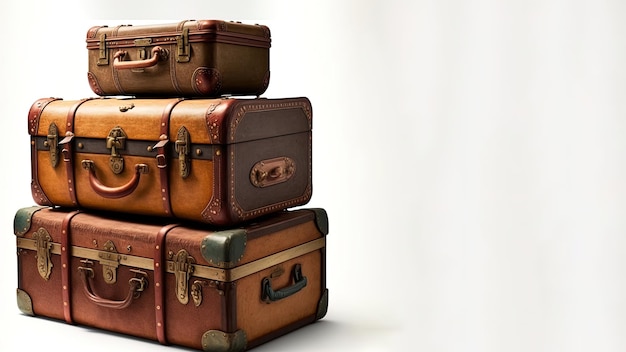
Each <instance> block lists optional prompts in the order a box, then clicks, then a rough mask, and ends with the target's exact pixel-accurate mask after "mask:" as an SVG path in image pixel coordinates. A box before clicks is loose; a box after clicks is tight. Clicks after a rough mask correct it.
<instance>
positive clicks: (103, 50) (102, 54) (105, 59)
mask: <svg viewBox="0 0 626 352" xmlns="http://www.w3.org/2000/svg"><path fill="white" fill-rule="evenodd" d="M108 64H109V51H108V50H107V35H106V34H104V33H103V34H102V35H101V36H100V48H99V50H98V66H102V65H108Z"/></svg>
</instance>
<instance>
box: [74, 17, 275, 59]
mask: <svg viewBox="0 0 626 352" xmlns="http://www.w3.org/2000/svg"><path fill="white" fill-rule="evenodd" d="M270 36H271V34H270V30H269V28H268V27H267V26H265V25H260V24H254V25H250V24H243V23H241V22H235V21H221V20H197V21H196V20H186V21H181V22H178V23H169V24H152V25H138V26H134V25H131V24H128V25H119V26H115V27H108V26H94V27H91V28H90V29H89V30H88V31H87V40H86V41H87V49H112V48H128V47H136V46H140V47H144V46H149V45H168V44H172V45H176V46H181V47H182V46H184V45H187V44H188V43H196V42H213V43H228V44H239V45H247V46H255V47H261V48H269V47H270V46H271V37H270ZM181 50H183V51H184V49H181Z"/></svg>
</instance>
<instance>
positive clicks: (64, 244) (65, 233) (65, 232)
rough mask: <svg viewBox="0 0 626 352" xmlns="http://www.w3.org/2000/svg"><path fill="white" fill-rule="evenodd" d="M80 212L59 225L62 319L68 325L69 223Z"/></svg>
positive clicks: (69, 316) (70, 316) (69, 286)
mask: <svg viewBox="0 0 626 352" xmlns="http://www.w3.org/2000/svg"><path fill="white" fill-rule="evenodd" d="M79 213H80V210H75V211H73V212H71V213H68V214H67V215H66V216H65V218H63V222H62V224H61V285H62V291H63V293H62V294H63V317H64V318H65V321H66V322H67V323H68V324H72V323H73V322H72V307H71V302H72V299H71V298H72V297H71V292H72V288H71V282H72V277H71V271H70V260H71V259H72V253H71V249H72V244H71V242H70V232H71V229H70V222H71V221H72V218H73V217H74V216H76V214H79Z"/></svg>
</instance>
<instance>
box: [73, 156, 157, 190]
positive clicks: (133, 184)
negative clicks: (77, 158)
mask: <svg viewBox="0 0 626 352" xmlns="http://www.w3.org/2000/svg"><path fill="white" fill-rule="evenodd" d="M82 166H83V169H85V170H89V184H90V185H91V189H93V191H94V192H96V193H97V194H98V195H100V196H102V197H104V198H122V197H126V196H127V195H129V194H131V193H133V191H134V190H135V189H136V188H137V186H138V185H139V180H140V178H141V174H146V173H148V165H146V164H137V165H135V174H134V175H133V177H132V178H131V179H130V180H129V181H128V182H127V183H126V184H124V185H122V186H119V187H108V186H105V185H103V184H102V182H100V180H98V176H97V175H96V166H95V164H94V162H93V161H92V160H83V161H82Z"/></svg>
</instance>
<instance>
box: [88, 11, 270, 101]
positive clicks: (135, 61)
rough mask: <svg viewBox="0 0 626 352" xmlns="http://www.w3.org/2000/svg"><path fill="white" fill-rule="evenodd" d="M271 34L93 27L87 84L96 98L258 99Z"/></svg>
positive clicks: (207, 24)
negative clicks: (222, 96) (226, 97)
mask: <svg viewBox="0 0 626 352" xmlns="http://www.w3.org/2000/svg"><path fill="white" fill-rule="evenodd" d="M270 44H271V39H270V30H269V28H268V27H267V26H264V25H258V24H257V25H249V24H242V23H240V22H226V21H217V20H202V21H195V20H193V21H182V22H180V23H172V24H160V25H141V26H132V25H121V26H116V27H107V26H96V27H92V28H90V29H89V31H88V32H87V49H88V54H89V72H88V74H87V75H88V80H89V85H90V86H91V89H92V90H93V91H94V92H95V93H96V94H98V95H101V96H109V95H135V96H185V97H194V96H195V97H217V96H220V95H257V96H258V95H261V94H263V92H265V90H266V89H267V86H268V84H269V76H270V72H269V48H270Z"/></svg>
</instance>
